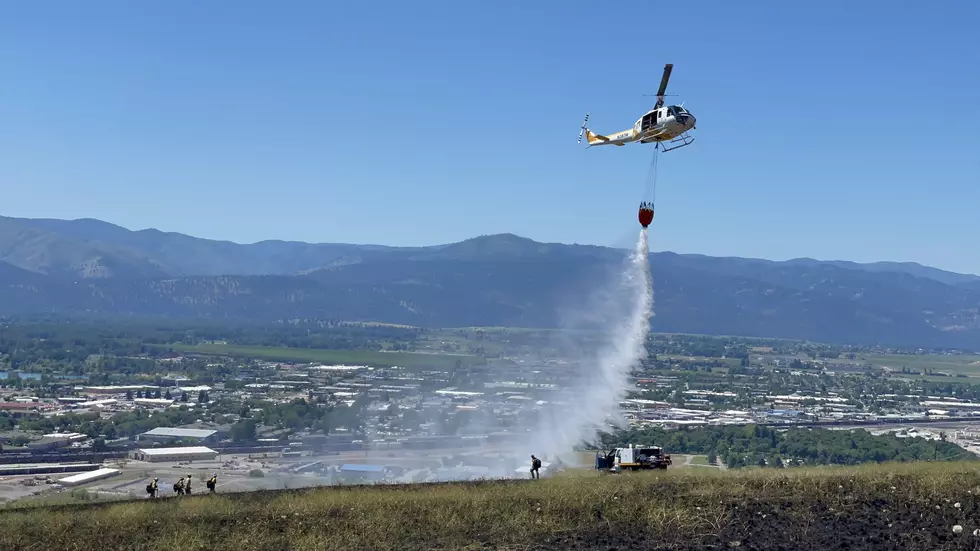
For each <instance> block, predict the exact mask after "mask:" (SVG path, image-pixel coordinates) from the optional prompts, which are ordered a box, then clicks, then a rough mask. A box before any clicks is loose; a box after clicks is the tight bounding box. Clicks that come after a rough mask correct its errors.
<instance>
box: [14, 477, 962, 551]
mask: <svg viewBox="0 0 980 551" xmlns="http://www.w3.org/2000/svg"><path fill="white" fill-rule="evenodd" d="M978 495H980V472H978V471H977V470H976V468H975V464H974V463H956V462H953V463H947V462H919V463H911V464H888V463H885V464H872V465H863V466H859V467H847V468H833V467H817V468H805V469H804V468H792V469H743V470H739V471H721V470H718V469H707V468H700V469H675V470H668V471H666V472H663V471H658V472H648V473H632V474H623V475H605V476H600V475H596V476H591V477H583V476H574V475H572V476H562V475H559V476H556V477H554V478H552V479H544V480H540V481H531V480H525V481H484V482H470V483H445V484H415V485H398V486H394V485H392V486H373V487H372V486H361V487H350V486H348V487H329V488H316V489H305V490H285V491H257V492H251V493H244V494H224V495H222V494H220V493H219V494H217V495H200V496H191V497H166V498H160V499H157V500H149V499H141V500H136V501H129V502H117V503H106V504H95V505H71V506H52V507H27V508H17V509H10V510H8V511H5V514H4V515H2V516H0V549H35V548H43V549H69V548H70V549H105V550H108V549H145V550H150V551H152V550H161V551H163V550H166V551H170V550H171V549H217V550H224V549H228V550H235V551H237V550H240V549H318V550H327V549H330V550H333V549H337V550H344V551H349V550H352V549H365V550H367V549H371V550H374V549H398V550H405V551H412V550H429V549H440V550H449V549H468V550H473V549H497V550H507V551H517V550H527V549H535V550H539V551H548V550H556V551H557V550H559V549H560V550H567V549H573V550H575V549H612V548H615V549H664V550H666V549H672V550H677V551H687V550H691V551H693V550H704V549H715V550H720V549H752V550H759V551H766V550H777V549H778V550H782V549H797V548H800V549H814V550H823V549H828V550H829V549H835V550H836V549H862V550H870V551H877V550H882V551H884V550H888V551H892V550H894V549H907V550H934V549H975V548H976V547H977V544H978V543H980V536H977V535H975V534H980V516H978V513H980V502H978V499H977V496H978Z"/></svg>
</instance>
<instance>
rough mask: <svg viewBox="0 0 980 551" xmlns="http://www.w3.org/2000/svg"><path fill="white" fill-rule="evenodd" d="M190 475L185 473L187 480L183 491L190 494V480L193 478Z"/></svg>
mask: <svg viewBox="0 0 980 551" xmlns="http://www.w3.org/2000/svg"><path fill="white" fill-rule="evenodd" d="M193 478H194V477H193V476H192V475H187V482H185V483H184V493H185V494H187V495H191V480H193Z"/></svg>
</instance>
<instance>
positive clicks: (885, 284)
mask: <svg viewBox="0 0 980 551" xmlns="http://www.w3.org/2000/svg"><path fill="white" fill-rule="evenodd" d="M626 253H627V252H626V251H625V250H619V249H612V248H605V247H594V246H584V245H564V244H555V243H537V242H534V241H531V240H529V239H524V238H521V237H518V236H514V235H510V234H504V235H493V236H483V237H478V238H474V239H469V240H466V241H462V242H460V243H453V244H448V245H439V246H432V247H405V248H394V247H381V246H361V245H347V244H309V243H297V242H282V241H264V242H260V243H255V244H250V245H239V244H235V243H230V242H225V241H211V240H206V239H198V238H194V237H189V236H186V235H181V234H174V233H164V232H160V231H157V230H143V231H138V232H133V231H129V230H126V229H124V228H120V227H118V226H114V225H111V224H107V223H104V222H100V221H98V220H75V221H65V220H32V219H15V218H3V217H0V316H2V315H13V314H26V313H44V312H46V313H90V314H91V313H97V314H110V315H125V316H154V317H164V318H187V319H190V318H214V319H226V320H240V321H250V322H270V321H273V320H288V319H307V318H318V319H337V320H369V321H378V322H387V323H397V324H408V325H417V326H425V327H459V326H488V325H494V326H519V327H556V326H561V325H563V324H564V323H565V322H566V321H568V320H569V319H572V317H573V315H574V314H575V312H576V311H578V312H581V310H582V309H584V308H587V306H583V303H582V300H583V298H582V297H585V296H588V294H589V293H591V292H594V291H595V290H596V289H597V288H602V286H603V284H604V283H605V282H607V281H611V278H612V277H613V276H614V274H615V273H617V272H618V270H619V269H620V267H621V265H622V262H623V260H624V259H625V256H626ZM651 263H652V266H653V278H654V287H655V292H656V303H655V308H656V313H657V315H656V317H655V318H654V325H653V327H654V330H655V331H663V332H682V333H702V334H731V335H744V336H772V337H785V338H798V339H810V340H815V341H824V342H837V343H854V344H884V345H896V346H923V347H956V348H968V349H980V321H978V320H980V316H978V315H977V312H978V311H980V277H977V276H973V275H964V274H955V273H951V272H945V271H942V270H937V269H934V268H929V267H925V266H920V265H917V264H900V263H876V264H854V263H848V262H819V261H814V260H808V259H799V260H792V261H787V262H770V261H764V260H755V259H744V258H714V257H707V256H700V255H678V254H674V253H656V254H652V255H651ZM581 317H582V316H580V315H579V316H578V319H580V318H581ZM602 321H603V320H596V322H597V323H600V324H601V323H602Z"/></svg>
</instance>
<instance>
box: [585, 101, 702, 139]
mask: <svg viewBox="0 0 980 551" xmlns="http://www.w3.org/2000/svg"><path fill="white" fill-rule="evenodd" d="M696 123H697V119H695V118H694V115H693V114H691V112H689V111H687V110H686V109H684V108H683V107H681V106H679V105H669V106H666V107H659V108H656V109H651V110H650V111H647V112H646V113H644V114H643V116H642V117H640V118H639V119H637V121H636V124H634V125H633V128H630V129H629V130H623V131H621V132H616V133H614V134H609V135H605V136H603V135H601V134H596V133H594V132H592V131H591V130H589V131H588V132H587V137H588V140H589V145H619V146H622V145H625V144H627V143H632V142H640V143H650V142H662V141H666V140H673V139H674V138H677V137H678V136H680V135H682V134H684V133H685V132H687V131H688V130H693V129H694V127H695V124H696Z"/></svg>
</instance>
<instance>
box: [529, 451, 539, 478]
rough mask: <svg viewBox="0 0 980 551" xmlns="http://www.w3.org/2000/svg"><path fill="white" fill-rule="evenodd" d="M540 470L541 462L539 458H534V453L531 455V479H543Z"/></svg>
mask: <svg viewBox="0 0 980 551" xmlns="http://www.w3.org/2000/svg"><path fill="white" fill-rule="evenodd" d="M540 468H541V460H540V459H538V458H537V457H534V454H533V453H532V454H531V478H541V474H540V473H538V469H540Z"/></svg>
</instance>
